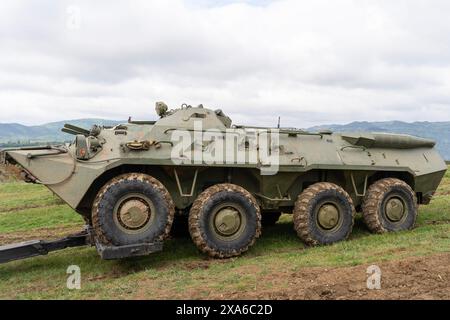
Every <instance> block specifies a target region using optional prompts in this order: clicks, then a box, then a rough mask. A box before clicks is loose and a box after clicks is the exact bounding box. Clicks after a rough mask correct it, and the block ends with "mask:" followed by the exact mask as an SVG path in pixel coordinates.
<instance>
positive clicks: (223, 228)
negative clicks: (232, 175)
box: [189, 184, 261, 258]
mask: <svg viewBox="0 0 450 320" xmlns="http://www.w3.org/2000/svg"><path fill="white" fill-rule="evenodd" d="M189 233H190V234H191V238H192V240H193V242H194V243H195V245H196V246H197V247H198V248H199V250H200V251H202V252H203V253H206V254H208V255H209V256H211V257H214V258H230V257H234V256H238V255H240V254H242V253H244V252H246V251H247V250H248V249H249V248H250V247H251V246H252V245H253V244H254V243H255V241H256V239H257V238H258V237H259V236H260V234H261V213H260V208H259V205H258V204H257V202H256V200H255V198H254V197H253V196H252V195H251V194H250V193H249V192H248V191H247V190H245V189H244V188H242V187H240V186H237V185H234V184H218V185H214V186H212V187H210V188H208V189H206V190H205V191H204V192H202V193H201V194H200V196H199V197H198V198H197V199H196V200H195V202H194V204H193V205H192V208H191V211H190V214H189Z"/></svg>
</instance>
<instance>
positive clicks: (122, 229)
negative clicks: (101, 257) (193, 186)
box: [92, 173, 175, 246]
mask: <svg viewBox="0 0 450 320" xmlns="http://www.w3.org/2000/svg"><path fill="white" fill-rule="evenodd" d="M174 214H175V205H174V203H173V201H172V198H171V197H170V194H169V192H168V191H167V189H166V188H165V187H164V185H163V184H162V183H161V182H159V181H158V180H157V179H155V178H153V177H151V176H148V175H145V174H140V173H130V174H124V175H120V176H118V177H116V178H114V179H112V180H111V181H110V182H108V183H107V184H106V185H105V186H104V187H103V188H102V189H101V190H100V192H99V193H98V195H97V197H96V199H95V201H94V205H93V208H92V226H93V228H94V232H95V235H96V236H97V238H98V240H99V241H100V242H102V243H104V244H113V245H116V246H122V245H129V244H136V243H149V242H154V241H161V240H164V239H165V238H166V237H167V235H168V234H169V232H170V228H171V226H172V222H173V217H174Z"/></svg>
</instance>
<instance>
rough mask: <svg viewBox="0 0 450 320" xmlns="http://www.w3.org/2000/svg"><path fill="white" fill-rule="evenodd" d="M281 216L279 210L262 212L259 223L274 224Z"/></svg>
mask: <svg viewBox="0 0 450 320" xmlns="http://www.w3.org/2000/svg"><path fill="white" fill-rule="evenodd" d="M280 217H281V212H266V213H263V214H262V221H261V224H262V226H263V227H271V226H274V225H275V224H276V223H277V221H278V220H279V219H280Z"/></svg>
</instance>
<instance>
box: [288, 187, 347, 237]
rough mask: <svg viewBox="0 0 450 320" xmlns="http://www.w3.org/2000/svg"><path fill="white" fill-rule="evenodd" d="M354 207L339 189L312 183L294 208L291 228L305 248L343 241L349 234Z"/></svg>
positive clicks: (345, 193) (342, 190) (345, 194)
mask: <svg viewBox="0 0 450 320" xmlns="http://www.w3.org/2000/svg"><path fill="white" fill-rule="evenodd" d="M354 218H355V207H354V205H353V201H352V198H350V196H349V195H348V193H347V192H346V191H345V190H344V189H342V188H341V187H339V186H337V185H335V184H333V183H328V182H320V183H316V184H314V185H312V186H310V187H309V188H307V189H306V190H305V191H303V192H302V193H301V194H300V195H299V197H298V199H297V201H296V203H295V207H294V217H293V219H294V227H295V231H296V232H297V234H298V236H299V237H300V239H302V240H303V241H304V242H305V243H306V244H307V245H320V244H331V243H334V242H338V241H342V240H345V239H347V238H348V237H349V235H350V233H351V232H352V228H353V222H354Z"/></svg>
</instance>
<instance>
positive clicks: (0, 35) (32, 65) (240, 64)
mask: <svg viewBox="0 0 450 320" xmlns="http://www.w3.org/2000/svg"><path fill="white" fill-rule="evenodd" d="M449 16H450V1H448V0H387V1H383V0H378V1H370V0H352V1H351V0H314V1H313V0H309V1H301V0H278V1H276V0H275V1H270V0H248V1H238V0H235V1H232V0H199V1H194V0H184V1H183V0H135V1H128V0H124V1H111V0H108V1H106V0H101V1H77V0H73V1H54V0H48V1H46V0H42V1H31V0H30V1H20V0H15V1H1V3H0V122H20V123H24V124H40V123H45V122H49V121H57V120H65V119H75V118H88V117H102V118H112V119H127V118H128V116H130V115H132V116H133V117H134V118H136V119H153V118H155V114H154V102H155V101H160V100H162V101H165V102H167V103H168V104H169V106H171V107H177V106H179V105H181V104H182V103H188V104H192V105H196V104H199V103H203V104H204V105H205V106H208V107H211V108H221V109H223V110H224V111H225V112H226V113H228V114H229V115H230V116H231V117H232V118H233V119H234V122H235V123H248V124H255V125H275V124H276V121H277V117H278V115H281V116H282V124H283V125H286V126H297V127H308V126H312V125H316V124H324V123H347V122H350V121H355V120H374V121H375V120H376V121H385V120H394V119H400V120H405V121H424V120H427V121H450V19H449Z"/></svg>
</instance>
